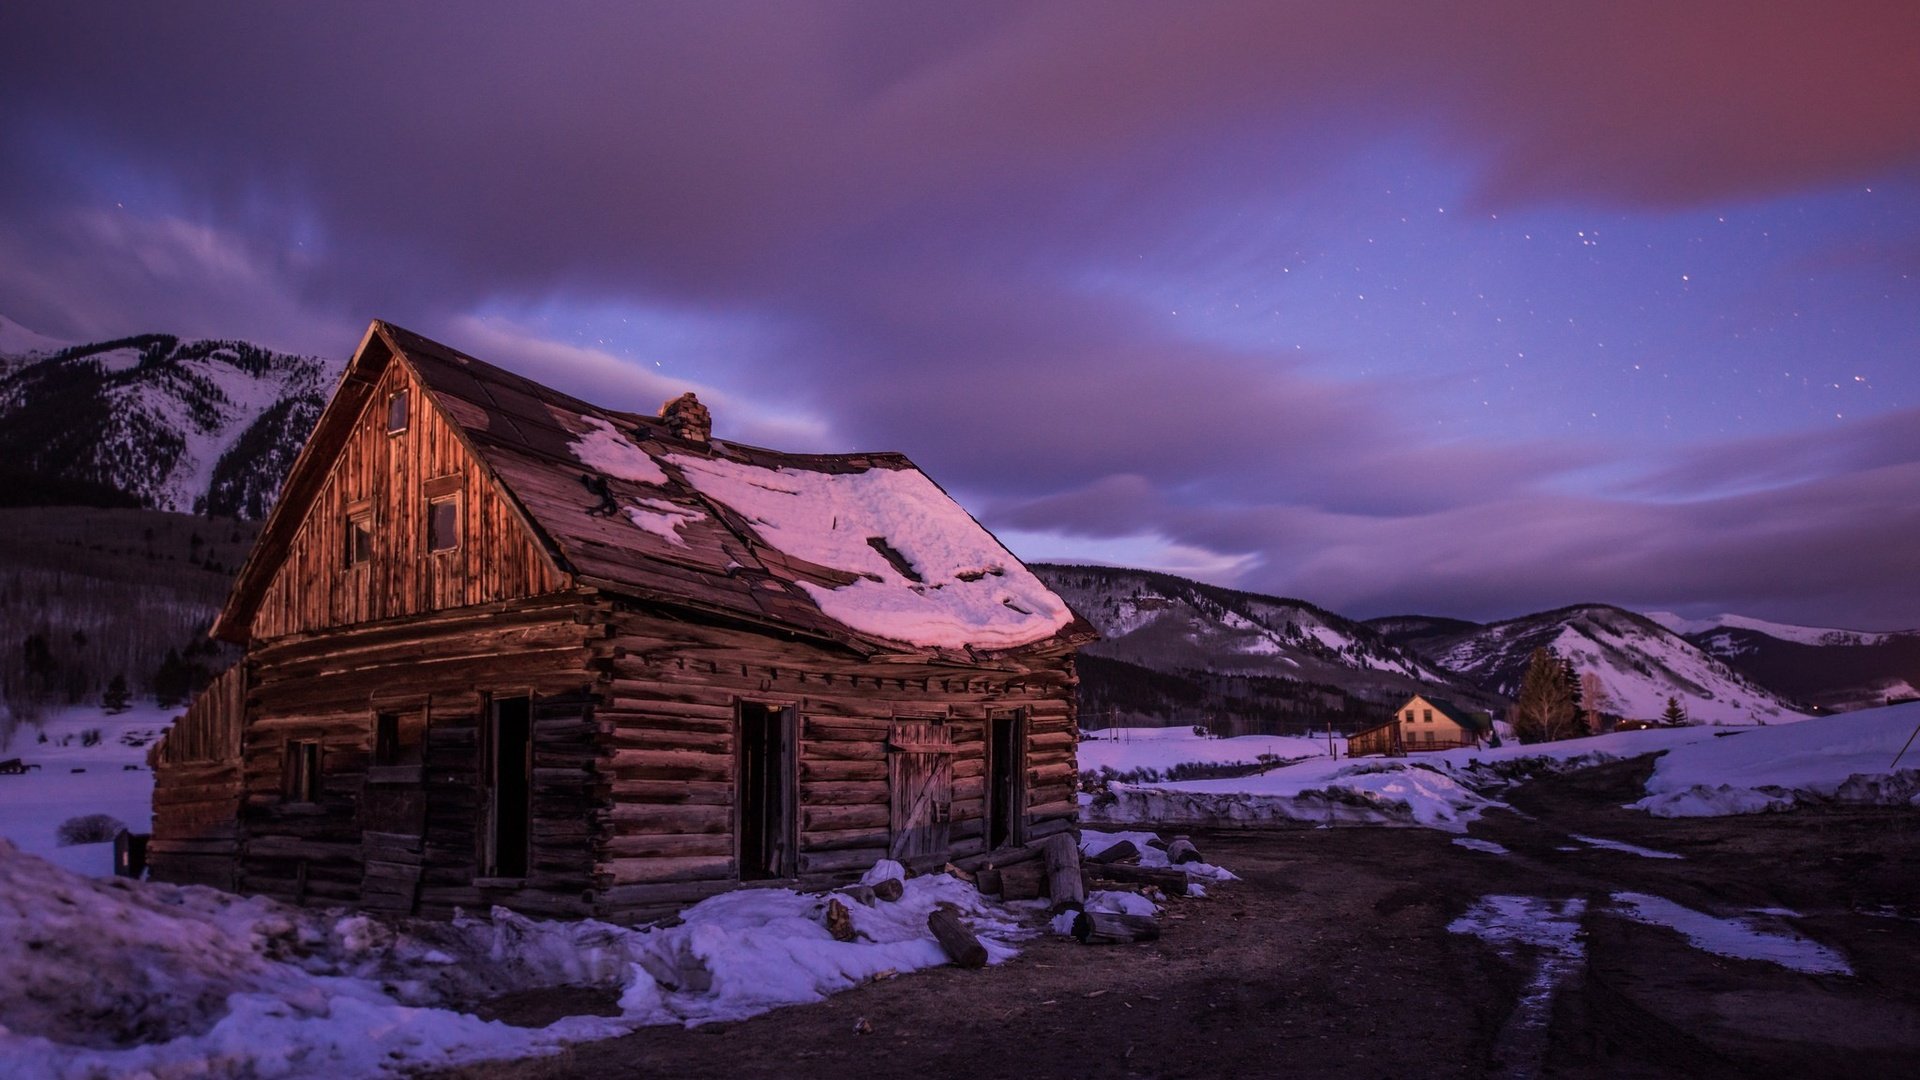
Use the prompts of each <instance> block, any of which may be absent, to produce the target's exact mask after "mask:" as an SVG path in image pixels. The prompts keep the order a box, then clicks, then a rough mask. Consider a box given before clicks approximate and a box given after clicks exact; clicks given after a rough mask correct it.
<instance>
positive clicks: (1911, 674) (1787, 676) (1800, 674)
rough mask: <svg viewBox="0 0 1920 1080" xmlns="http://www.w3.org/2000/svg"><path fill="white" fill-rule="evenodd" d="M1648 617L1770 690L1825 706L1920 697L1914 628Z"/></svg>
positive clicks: (1919, 650)
mask: <svg viewBox="0 0 1920 1080" xmlns="http://www.w3.org/2000/svg"><path fill="white" fill-rule="evenodd" d="M1647 618H1649V619H1652V620H1653V621H1655V622H1657V623H1659V624H1660V625H1662V626H1664V627H1666V628H1667V629H1669V630H1672V631H1673V632H1675V633H1677V634H1679V635H1681V636H1682V637H1684V638H1686V639H1687V640H1688V641H1689V642H1692V643H1693V644H1694V645H1696V646H1698V647H1699V648H1701V649H1702V650H1704V651H1706V652H1707V653H1710V654H1711V655H1713V656H1715V657H1718V658H1719V659H1720V660H1722V661H1724V662H1725V663H1726V664H1727V665H1728V666H1729V667H1732V668H1734V669H1735V670H1738V671H1740V672H1742V673H1744V674H1746V675H1747V676H1748V677H1749V678H1751V679H1753V680H1754V681H1755V682H1758V683H1760V684H1762V685H1763V686H1766V687H1767V688H1768V689H1770V690H1772V691H1774V692H1775V693H1778V694H1781V695H1783V696H1786V697H1788V698H1791V699H1793V700H1796V701H1805V702H1808V703H1810V704H1813V705H1817V706H1819V707H1821V708H1823V709H1833V710H1847V709H1862V708H1870V707H1873V706H1877V705H1886V704H1889V703H1892V702H1896V701H1905V700H1909V699H1914V698H1920V689H1916V688H1920V630H1903V631H1890V632H1874V631H1862V630H1839V629H1834V628H1831V627H1821V626H1795V625H1792V624H1788V623H1776V622H1768V621H1766V620H1764V619H1752V618H1748V617H1746V616H1744V615H1718V616H1715V617H1713V618H1708V619H1685V618H1682V617H1680V616H1678V615H1675V614H1673V613H1672V612H1667V611H1650V612H1648V613H1647Z"/></svg>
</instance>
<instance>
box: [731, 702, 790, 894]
mask: <svg viewBox="0 0 1920 1080" xmlns="http://www.w3.org/2000/svg"><path fill="white" fill-rule="evenodd" d="M798 728H799V718H798V714H797V713H796V712H795V711H794V710H793V709H792V708H791V707H786V708H782V707H777V706H772V705H762V704H758V703H754V702H741V703H740V705H739V707H738V711H737V715H736V719H735V738H734V744H735V745H736V746H737V747H738V748H739V753H738V760H737V763H736V777H735V779H736V782H735V784H734V836H735V839H736V843H735V846H736V848H737V849H738V850H737V852H736V855H735V857H736V859H737V865H738V867H739V870H740V880H741V881H765V880H773V879H781V878H790V877H793V876H794V875H795V874H796V873H797V872H798V867H799V847H800V845H799V831H798V829H799V820H800V813H799V799H798V795H799V790H800V785H799V770H798V761H799V756H798Z"/></svg>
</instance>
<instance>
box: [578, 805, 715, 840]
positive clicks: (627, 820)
mask: <svg viewBox="0 0 1920 1080" xmlns="http://www.w3.org/2000/svg"><path fill="white" fill-rule="evenodd" d="M607 817H608V820H609V821H611V822H612V823H613V824H614V825H616V826H619V831H620V832H622V833H625V834H637V833H640V832H646V831H651V832H658V833H670V834H671V833H680V834H687V833H714V832H726V831H728V830H729V829H730V828H731V827H732V825H733V812H732V810H731V808H729V807H726V806H701V805H685V806H662V805H657V804H652V803H615V804H614V805H613V808H612V809H611V810H609V811H608V814H607Z"/></svg>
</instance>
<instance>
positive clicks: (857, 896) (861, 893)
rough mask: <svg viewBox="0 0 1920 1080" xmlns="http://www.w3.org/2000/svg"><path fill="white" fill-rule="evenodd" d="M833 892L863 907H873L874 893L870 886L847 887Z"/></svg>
mask: <svg viewBox="0 0 1920 1080" xmlns="http://www.w3.org/2000/svg"><path fill="white" fill-rule="evenodd" d="M833 891H834V892H837V893H839V894H840V895H841V896H844V897H847V898H848V899H850V900H854V901H856V902H858V903H859V904H860V905H862V906H863V907H872V906H873V899H874V892H873V886H871V885H848V886H846V887H845V888H842V889H835V890H833Z"/></svg>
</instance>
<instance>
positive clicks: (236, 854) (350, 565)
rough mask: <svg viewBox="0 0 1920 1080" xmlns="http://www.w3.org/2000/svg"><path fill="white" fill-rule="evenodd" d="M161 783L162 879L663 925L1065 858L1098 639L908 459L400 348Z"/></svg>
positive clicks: (169, 740)
mask: <svg viewBox="0 0 1920 1080" xmlns="http://www.w3.org/2000/svg"><path fill="white" fill-rule="evenodd" d="M214 634H215V635H216V636H217V637H220V638H222V639H225V640H227V641H231V642H234V643H237V644H239V645H242V646H244V648H245V654H244V659H243V660H242V661H241V662H240V664H239V665H238V666H237V667H235V668H234V669H233V670H231V671H229V672H228V673H227V674H225V675H224V676H222V677H221V679H220V680H219V681H218V682H217V683H216V684H215V686H214V687H212V688H210V689H209V691H208V692H207V693H206V694H203V695H202V696H201V697H200V698H199V699H198V700H196V701H195V702H194V704H193V705H192V707H191V708H190V709H189V710H188V712H187V714H186V716H185V717H183V718H182V719H181V721H180V722H179V723H178V724H176V725H175V727H174V728H173V730H172V731H171V732H170V733H169V734H168V735H167V737H166V739H165V740H164V741H163V743H162V744H160V745H159V746H157V747H156V748H155V749H154V751H153V753H152V761H153V764H154V768H155V794H154V801H155V807H156V811H157V813H156V817H155V833H154V836H153V841H152V845H151V848H150V865H151V867H152V873H153V875H154V876H155V877H156V878H159V879H162V880H171V881H183V882H184V881H194V882H204V883H209V884H215V885H220V886H222V887H226V888H231V889H236V890H238V891H241V892H247V893H260V894H266V895H270V896H274V897H277V898H281V899H286V900H291V901H295V902H304V903H324V904H356V905H360V906H363V907H366V908H372V909H381V910H387V911H393V912H415V913H421V914H430V915H444V914H448V913H450V912H451V911H452V910H453V909H454V908H455V907H467V908H473V907H476V906H485V905H493V904H499V905H503V906H506V907H509V908H513V909H517V910H520V911H523V912H527V913H532V914H540V915H553V916H588V915H591V916H595V917H599V918H603V919H610V920H621V921H632V920H636V919H643V918H650V917H654V916H656V915H659V914H661V913H663V912H666V911H670V910H672V909H673V908H675V907H678V906H680V905H682V904H684V903H687V902H690V901H693V900H697V899H699V898H701V897H704V896H707V895H710V894H712V893H715V892H719V891H721V890H725V889H728V888H733V887H737V886H738V885H739V884H740V883H741V882H752V881H778V882H793V883H797V884H799V885H802V886H812V885H816V884H830V883H834V882H837V881H839V880H843V879H846V878H849V877H852V876H854V875H857V874H858V873H859V872H860V871H862V870H864V869H865V868H867V867H869V866H871V865H872V864H873V863H874V862H875V861H876V860H878V859H881V858H885V857H892V858H896V859H900V860H903V861H905V862H907V863H909V864H935V865H937V864H940V863H942V862H944V861H947V860H950V859H951V860H957V861H966V860H969V859H975V858H980V857H982V856H985V855H987V854H988V853H989V852H990V851H992V850H994V849H996V848H1000V847H1003V846H1011V845H1017V844H1021V843H1025V842H1029V841H1032V840H1036V839H1039V838H1041V837H1044V836H1048V835H1051V834H1054V833H1057V832H1061V831H1063V830H1067V829H1069V828H1071V827H1072V822H1073V817H1074V810H1075V804H1074V796H1073V787H1072V784H1073V777H1074V771H1075V759H1074V747H1075V742H1076V739H1077V737H1078V727H1077V723H1076V719H1075V715H1074V684H1075V676H1074V652H1075V650H1076V648H1077V647H1078V646H1080V645H1082V644H1084V643H1085V642H1087V641H1090V640H1092V639H1093V636H1094V635H1093V633H1092V631H1091V629H1090V627H1089V626H1088V625H1087V624H1086V623H1085V622H1084V621H1082V620H1080V619H1079V618H1077V617H1076V616H1075V615H1074V614H1073V612H1072V611H1070V610H1069V609H1068V608H1067V606H1066V604H1065V603H1063V602H1062V601H1061V600H1060V598H1059V597H1057V596H1055V595H1054V594H1053V593H1052V592H1050V591H1049V590H1048V589H1047V588H1046V587H1045V586H1044V585H1042V584H1041V583H1040V581H1039V580H1038V579H1037V578H1035V577H1034V576H1033V574H1032V573H1030V572H1029V571H1028V570H1027V568H1026V567H1024V566H1023V565H1021V563H1020V562H1019V560H1018V559H1016V558H1014V557H1013V556H1012V555H1011V554H1009V553H1008V552H1007V551H1006V549H1004V548H1003V547H1001V545H1000V544H999V543H998V541H996V540H995V539H994V538H993V537H992V535H990V534H989V533H988V532H987V531H986V530H985V529H983V528H982V527H981V526H980V525H979V524H978V523H976V522H975V521H974V520H973V519H972V518H971V517H970V516H968V514H967V513H966V512H965V511H964V510H962V509H961V508H960V507H959V506H958V505H957V504H955V503H954V502H953V500H952V499H951V498H949V497H948V496H947V495H946V493H945V492H944V491H942V490H941V489H940V488H939V487H938V486H936V485H935V484H934V483H933V482H932V481H931V480H929V479H928V478H927V477H926V476H925V475H924V474H923V473H921V472H920V471H919V470H918V469H917V468H915V467H914V465H913V463H912V462H910V461H908V460H907V459H906V458H905V457H902V456H900V455H897V454H843V455H800V454H786V453H778V452H774V451H770V450H764V449H758V448H754V447H748V446H741V445H737V444H732V443H725V442H721V441H719V440H715V439H712V438H711V435H710V418H709V416H708V414H707V410H706V409H705V407H703V406H702V405H700V404H699V402H698V401H696V400H695V399H694V398H693V397H692V395H685V396H683V397H681V398H679V399H677V400H675V401H673V402H670V403H669V404H668V406H667V407H665V408H664V409H662V411H661V415H660V416H658V417H648V416H640V415H634V414H629V413H623V412H615V411H612V410H608V409H603V408H600V407H598V406H594V405H590V404H587V403H586V402H583V401H579V400H576V399H574V398H571V397H568V396H566V395H565V394H561V393H559V392H557V391H554V390H551V389H549V388H547V387H544V386H541V385H539V384H537V383H534V382H531V381H529V380H527V379H525V378H521V377H519V376H517V375H514V374H511V373H509V372H507V371H504V370H501V369H500V368H496V367H492V366H490V365H488V364H485V363H482V362H480V361H478V360H475V359H473V358H472V357H469V356H465V355H463V354H461V353H459V352H456V351H454V350H452V349H449V348H447V347H445V346H443V345H439V344H435V343H434V342H431V341H428V340H426V339H424V338H421V337H419V336H418V335H415V334H411V333H408V332H407V331H404V330H401V329H399V328H398V327H394V326H391V325H388V324H385V323H379V322H376V323H374V324H373V326H372V327H371V328H370V329H369V330H368V332H367V336H366V338H365V340H364V341H363V342H362V343H361V346H360V348H359V350H358V351H357V352H356V353H355V355H354V357H353V359H352V361H351V362H350V364H349V365H348V367H347V370H346V373H345V375H344V376H343V377H342V380H341V382H340V385H339V388H338V389H337V390H336V391H335V393H334V396H333V400H332V401H331V402H330V403H329V404H328V406H327V407H326V409H325V410H324V412H323V413H322V415H321V417H320V420H319V422H318V423H317V425H316V426H315V429H314V431H313V434H312V436H311V437H310V438H309V440H308V443H307V445H306V447H305V449H304V450H303V451H302V452H301V454H300V456H299V457H298V459H297V460H296V461H295V462H294V465H293V467H292V470H291V472H290V473H289V475H288V477H287V480H286V483H285V486H284V488H283V489H282V492H281V495H280V499H279V501H278V503H277V504H276V506H275V507H274V510H273V513H272V515H271V516H270V517H269V519H268V521H267V523H266V525H265V527H264V529H263V531H262V533H261V536H260V539H259V542H258V544H257V546H256V547H255V549H254V551H253V554H252V556H251V557H250V559H249V560H248V562H247V564H246V565H245V566H244V567H243V568H242V570H241V572H240V575H239V579H238V581H237V582H236V584H235V586H234V589H233V592H232V595H231V596H230V598H229V599H228V601H227V604H226V607H225V608H224V610H223V611H222V612H221V614H220V616H219V619H218V621H217V622H216V623H215V626H214Z"/></svg>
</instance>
